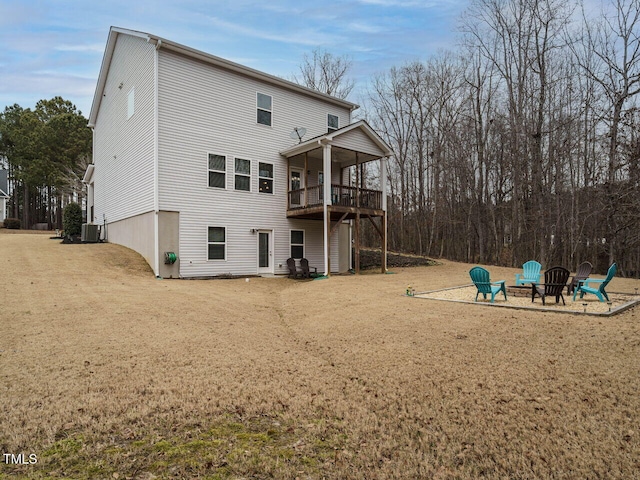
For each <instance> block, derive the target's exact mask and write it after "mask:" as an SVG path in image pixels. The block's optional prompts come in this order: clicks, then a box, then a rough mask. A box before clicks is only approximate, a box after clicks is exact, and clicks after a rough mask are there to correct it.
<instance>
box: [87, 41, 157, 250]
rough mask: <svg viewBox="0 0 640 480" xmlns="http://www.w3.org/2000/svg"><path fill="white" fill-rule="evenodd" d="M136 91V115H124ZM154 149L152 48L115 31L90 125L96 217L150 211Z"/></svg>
mask: <svg viewBox="0 0 640 480" xmlns="http://www.w3.org/2000/svg"><path fill="white" fill-rule="evenodd" d="M120 85H122V87H121V88H120ZM134 85H135V94H134V93H133V92H134ZM130 92H131V93H130ZM134 95H135V100H134V105H135V115H132V116H131V117H130V118H128V115H129V113H130V111H129V102H130V101H131V100H132V99H133V96H134ZM154 154H155V152H154V47H153V45H151V44H149V43H147V42H146V41H145V40H143V39H140V38H138V37H132V36H129V35H119V36H118V38H117V41H116V45H115V49H114V54H113V58H112V61H111V66H110V69H109V74H108V76H107V79H106V82H105V86H104V93H103V97H102V100H101V103H100V110H99V111H98V114H97V116H96V121H95V127H94V163H95V174H94V185H95V196H94V214H95V217H96V218H97V219H98V220H99V221H100V222H102V221H103V219H105V220H106V221H107V222H108V223H111V222H117V221H120V220H123V219H125V218H129V217H133V216H136V215H141V214H144V213H147V212H150V211H153V210H154ZM109 234H110V238H109V240H112V241H114V242H116V241H117V238H115V237H111V232H109ZM150 241H153V239H152V238H151V239H150Z"/></svg>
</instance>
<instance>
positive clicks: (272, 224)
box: [158, 50, 350, 276]
mask: <svg viewBox="0 0 640 480" xmlns="http://www.w3.org/2000/svg"><path fill="white" fill-rule="evenodd" d="M158 53H159V58H158V95H159V97H158V98H159V103H158V114H159V125H158V149H159V150H158V152H159V153H158V155H159V158H158V161H159V164H158V176H159V207H160V209H161V210H171V211H177V212H180V251H179V256H180V274H181V275H182V276H199V275H203V276H206V275H219V274H224V273H234V274H252V273H256V272H257V269H258V266H257V263H258V260H257V235H256V234H255V233H252V232H251V230H252V229H269V230H273V233H274V251H273V257H272V258H273V261H274V264H275V269H274V272H275V273H286V271H287V269H286V259H287V258H288V257H289V256H290V243H289V239H290V236H289V235H290V230H291V229H303V230H305V244H306V245H305V254H306V256H307V258H309V261H310V263H311V264H312V265H315V266H318V267H320V266H321V265H322V264H323V253H322V241H323V240H322V222H320V221H310V220H289V219H287V218H286V207H287V190H288V165H287V160H286V159H285V158H283V157H281V156H280V155H279V153H278V152H280V151H282V150H284V149H286V148H288V147H291V146H292V145H293V144H295V143H297V141H295V140H292V139H291V138H290V137H289V134H290V133H291V131H292V130H293V127H305V128H306V129H307V134H306V135H305V137H306V138H311V137H314V136H317V135H320V134H323V133H326V129H327V113H332V114H335V115H338V116H339V117H340V125H347V124H348V123H349V115H350V112H349V111H348V110H347V109H344V108H339V107H336V106H333V105H330V104H327V103H325V102H323V101H321V100H318V99H314V98H312V97H308V96H305V95H302V94H298V93H294V92H291V91H289V90H286V89H284V88H282V87H277V86H274V85H270V84H268V83H262V82H260V81H258V80H256V79H252V78H248V77H244V76H242V75H240V74H237V73H233V72H229V71H225V70H222V69H220V68H217V67H212V66H210V65H208V64H205V63H201V62H198V61H195V60H193V59H190V58H186V57H183V56H181V55H179V54H176V53H173V52H168V51H163V50H160V51H159V52H158ZM257 92H260V93H264V94H267V95H271V96H272V107H273V115H272V118H273V121H272V126H271V127H268V126H264V125H259V124H257V123H256V93H257ZM208 153H215V154H219V155H224V156H226V158H227V161H226V167H227V170H226V189H219V188H212V187H209V186H208V168H207V155H208ZM234 157H240V158H244V159H248V160H251V191H250V192H244V191H236V190H235V189H234V175H233V172H234ZM259 162H266V163H271V164H273V166H274V193H273V194H264V193H260V192H258V163H259ZM313 174H314V175H315V174H317V172H316V173H313ZM208 226H220V227H226V233H227V248H226V259H225V260H207V227H208ZM337 237H338V236H337V235H336V236H335V238H334V239H333V241H332V245H331V253H332V259H331V263H332V266H333V268H334V269H337V268H338V248H337V241H338V238H337ZM279 265H282V267H279Z"/></svg>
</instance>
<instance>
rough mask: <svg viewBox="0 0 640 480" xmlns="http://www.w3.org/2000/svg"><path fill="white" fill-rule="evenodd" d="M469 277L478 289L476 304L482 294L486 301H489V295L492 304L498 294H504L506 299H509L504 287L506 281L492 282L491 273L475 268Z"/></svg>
mask: <svg viewBox="0 0 640 480" xmlns="http://www.w3.org/2000/svg"><path fill="white" fill-rule="evenodd" d="M469 275H470V276H471V280H472V281H473V283H474V285H475V286H476V288H477V289H478V292H477V293H476V300H475V301H476V302H477V301H478V295H480V294H482V296H483V297H484V299H485V300H486V299H487V295H491V303H493V301H494V299H495V298H496V293H498V292H502V293H503V294H504V299H505V300H506V299H507V289H506V287H505V286H504V280H499V281H497V282H492V281H491V280H490V279H489V272H488V271H487V270H485V269H484V268H482V267H473V268H472V269H471V270H469Z"/></svg>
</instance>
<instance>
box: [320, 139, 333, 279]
mask: <svg viewBox="0 0 640 480" xmlns="http://www.w3.org/2000/svg"><path fill="white" fill-rule="evenodd" d="M322 168H323V170H324V185H323V187H324V195H323V199H322V200H323V202H322V203H323V208H324V216H323V220H324V229H323V230H324V274H325V275H326V276H329V274H330V272H329V225H330V223H329V218H328V217H329V203H330V202H331V144H329V143H322Z"/></svg>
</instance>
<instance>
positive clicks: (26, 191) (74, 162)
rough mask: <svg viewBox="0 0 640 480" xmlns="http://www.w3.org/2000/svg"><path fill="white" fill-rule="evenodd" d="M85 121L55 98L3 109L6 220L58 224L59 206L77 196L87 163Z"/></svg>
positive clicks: (0, 138)
mask: <svg viewBox="0 0 640 480" xmlns="http://www.w3.org/2000/svg"><path fill="white" fill-rule="evenodd" d="M91 147H92V133H91V129H90V128H89V127H87V119H86V118H85V117H83V116H82V113H81V112H80V111H78V110H77V109H76V107H75V105H73V104H72V103H71V102H70V101H68V100H64V99H63V98H61V97H54V98H52V99H50V100H40V101H39V102H38V103H37V104H36V106H35V108H34V109H33V110H32V109H30V108H26V109H25V108H22V107H21V106H20V105H17V104H15V105H12V106H7V107H5V109H4V111H3V112H1V113H0V168H6V169H7V170H8V174H9V181H10V182H11V186H12V188H11V195H10V199H9V212H8V216H9V217H10V218H16V219H20V225H21V227H22V228H33V227H34V226H35V225H36V224H46V225H47V227H48V229H52V228H62V210H63V208H64V206H65V205H67V204H68V203H70V202H81V200H82V198H83V195H84V194H83V185H82V178H83V176H84V172H85V170H86V168H87V165H88V164H89V163H91Z"/></svg>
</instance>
